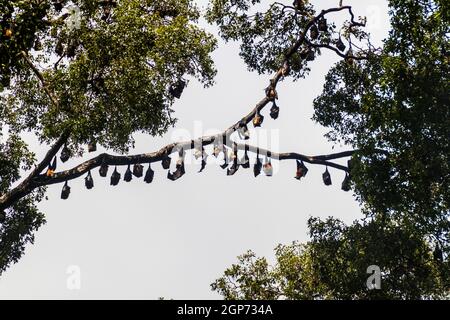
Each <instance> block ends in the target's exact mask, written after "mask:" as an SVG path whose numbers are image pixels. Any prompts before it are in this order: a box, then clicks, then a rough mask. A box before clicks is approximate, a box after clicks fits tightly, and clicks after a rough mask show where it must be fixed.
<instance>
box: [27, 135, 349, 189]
mask: <svg viewBox="0 0 450 320" xmlns="http://www.w3.org/2000/svg"><path fill="white" fill-rule="evenodd" d="M215 137H217V136H208V137H205V138H199V139H196V140H191V141H186V142H181V143H174V144H170V145H168V146H166V147H164V148H162V149H160V150H159V151H156V152H152V153H143V154H137V155H131V156H115V155H110V154H107V153H103V154H100V155H98V156H96V157H94V158H92V159H90V160H87V161H85V162H83V163H81V164H80V165H78V166H76V167H74V168H72V169H69V170H65V171H61V172H57V173H55V174H54V175H53V176H52V177H47V176H45V175H40V176H38V177H36V178H35V179H34V181H33V185H34V186H36V187H37V186H44V185H51V184H56V183H61V182H65V181H69V180H73V179H76V178H79V177H81V176H83V175H84V174H86V173H88V172H89V171H90V170H93V169H95V168H97V167H100V166H101V165H102V164H106V165H109V166H126V165H133V164H145V163H153V162H159V161H161V160H162V159H163V158H165V157H168V156H170V155H171V154H172V153H174V152H178V150H180V149H183V150H184V151H187V150H192V149H195V148H198V147H199V146H205V145H208V144H211V143H212V142H213V141H214V138H215ZM227 147H229V148H230V149H233V148H236V149H237V150H247V151H249V152H253V153H255V154H259V155H260V156H267V157H269V158H271V159H274V160H279V161H283V160H301V161H304V162H307V163H311V164H317V165H324V166H329V167H332V168H335V169H339V170H343V171H346V172H347V171H348V168H347V167H346V166H343V165H339V164H336V163H333V162H330V161H329V160H331V159H340V158H345V157H349V156H351V155H352V154H354V153H355V152H356V151H357V150H352V151H346V152H339V153H335V154H329V155H320V156H308V155H304V154H300V153H295V152H285V153H277V152H272V151H270V150H267V149H263V148H259V147H255V146H251V145H248V144H234V143H233V144H228V145H227Z"/></svg>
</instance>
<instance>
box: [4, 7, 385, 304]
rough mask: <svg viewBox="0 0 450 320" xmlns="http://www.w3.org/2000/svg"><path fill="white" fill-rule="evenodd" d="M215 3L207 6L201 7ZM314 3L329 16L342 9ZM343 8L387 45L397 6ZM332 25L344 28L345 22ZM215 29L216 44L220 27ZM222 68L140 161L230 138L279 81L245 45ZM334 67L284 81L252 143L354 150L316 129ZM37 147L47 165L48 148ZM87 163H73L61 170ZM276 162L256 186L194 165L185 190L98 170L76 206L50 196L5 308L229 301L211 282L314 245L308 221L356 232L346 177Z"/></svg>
mask: <svg viewBox="0 0 450 320" xmlns="http://www.w3.org/2000/svg"><path fill="white" fill-rule="evenodd" d="M207 2H208V1H207V0H197V3H198V4H199V5H200V6H202V7H204V6H205V5H206V4H207ZM262 2H263V3H266V2H267V3H270V1H264V0H263V1H262ZM290 2H291V1H288V2H287V3H290ZM312 2H313V3H314V4H315V5H316V8H317V9H318V10H320V9H326V8H329V7H332V6H337V4H338V2H339V1H338V0H333V1H331V0H316V1H312ZM344 5H353V7H354V12H355V13H356V15H358V16H359V15H360V16H367V18H368V29H369V31H370V32H371V33H372V36H373V43H374V44H376V45H381V41H382V39H383V38H385V37H386V35H387V32H388V29H389V21H388V15H387V11H388V9H387V1H385V0H365V1H357V0H353V1H350V0H344ZM334 17H335V18H336V20H335V21H341V18H342V17H345V18H346V17H347V15H344V14H340V15H334ZM205 26H206V28H207V29H208V30H210V31H211V32H213V33H214V34H217V30H216V28H214V27H211V26H207V25H206V24H205ZM214 60H215V61H216V65H217V68H218V71H219V73H218V75H217V78H216V82H217V83H216V85H215V86H214V87H212V88H209V89H204V88H203V87H202V86H201V85H200V84H199V83H197V82H196V81H191V82H190V84H189V87H188V88H187V89H186V90H185V92H184V94H183V96H182V99H181V100H180V101H178V102H177V103H176V105H175V106H174V109H175V111H176V117H177V118H178V119H179V122H178V124H177V128H175V129H173V130H171V131H170V132H168V133H167V134H166V135H164V136H163V137H161V138H153V137H150V136H144V135H137V136H136V149H135V150H134V151H133V153H143V152H150V151H155V150H157V149H159V148H160V147H162V146H164V145H165V144H167V143H170V142H172V141H173V140H177V139H178V138H179V137H180V136H183V135H184V138H192V137H198V136H200V135H203V134H208V133H211V131H219V130H220V131H221V130H223V129H225V128H227V127H228V126H230V125H231V124H233V123H235V122H236V121H237V120H239V119H240V118H241V117H242V116H243V115H244V114H247V113H248V112H249V111H250V110H251V109H252V108H253V107H254V105H255V104H256V103H257V102H258V101H259V100H260V99H261V98H262V97H263V96H264V91H263V89H264V88H265V87H266V86H267V84H268V79H269V78H270V75H258V74H256V73H254V72H253V73H251V72H249V71H248V70H247V69H246V66H245V65H244V63H243V62H242V61H241V59H240V58H239V55H238V45H237V44H236V43H228V44H225V43H223V42H222V41H221V42H220V45H219V49H218V50H217V51H215V52H214ZM336 61H337V57H336V56H335V55H334V54H332V53H329V52H324V54H323V55H322V56H321V57H319V58H318V59H316V61H314V63H312V64H311V68H312V72H311V74H310V76H309V77H308V78H307V79H305V80H301V81H298V82H296V83H293V82H292V81H289V80H285V81H283V82H281V83H280V84H279V86H278V93H279V103H278V104H279V106H280V107H281V111H280V117H279V119H278V120H276V121H274V120H272V119H271V118H270V117H269V114H268V108H267V109H266V110H264V112H263V115H264V116H265V119H264V120H265V121H264V124H263V129H262V130H258V132H257V133H256V134H253V136H254V137H256V136H257V137H258V139H254V138H253V139H254V140H251V142H252V143H253V144H259V145H260V146H261V147H270V148H271V149H272V150H273V151H281V152H286V151H293V152H294V151H295V152H300V153H303V154H307V155H317V154H326V153H331V152H336V151H340V150H347V148H346V147H345V146H344V147H341V146H335V148H334V150H333V149H332V144H331V143H329V142H327V140H326V139H325V138H324V137H323V134H324V133H325V132H326V130H325V128H323V127H321V126H319V125H317V124H315V123H314V122H313V121H312V120H311V117H312V114H313V107H312V101H313V99H314V98H315V97H317V96H318V95H319V94H320V92H321V89H322V86H323V83H324V76H325V74H326V72H327V70H328V69H329V68H330V67H331V66H332V65H333V63H335V62H336ZM249 127H251V125H250V126H249ZM252 133H253V131H252ZM186 134H187V135H188V136H187V137H186ZM266 137H267V138H266ZM183 140H184V139H183ZM36 148H39V150H40V151H39V153H38V156H42V154H43V152H44V151H45V148H43V147H42V146H40V147H38V146H36ZM207 150H209V149H207ZM103 151H104V150H99V151H98V153H100V152H103ZM94 155H95V154H88V155H87V156H86V159H87V158H89V157H92V156H94ZM79 161H80V159H76V160H71V161H69V162H67V163H66V164H64V166H61V167H60V168H59V169H63V168H69V167H72V166H73V165H76V164H77V163H78V162H79ZM342 163H345V160H344V161H342ZM274 164H275V165H276V169H277V170H276V174H275V175H274V176H273V177H270V178H269V177H265V176H264V175H263V174H262V175H261V176H259V177H257V178H254V177H253V172H252V170H251V169H248V170H243V169H240V170H239V171H238V172H237V173H236V175H235V176H233V177H227V176H226V172H225V170H222V169H221V168H220V167H218V165H214V164H213V163H212V164H210V165H208V166H207V168H206V169H205V171H203V172H202V173H197V171H198V169H199V164H198V163H195V164H190V165H187V167H186V171H187V174H186V175H185V176H183V177H182V178H181V179H180V180H178V181H176V182H172V181H169V180H168V179H167V178H166V172H165V171H164V170H162V168H161V165H160V164H155V165H153V169H155V171H156V173H155V179H154V182H153V183H152V184H150V185H147V184H145V183H144V182H143V181H142V180H141V179H139V180H138V179H136V178H135V179H134V180H133V181H132V182H130V183H125V182H123V181H121V182H120V184H119V186H118V187H111V186H109V178H108V179H106V178H100V177H99V175H98V170H95V171H93V177H94V181H95V188H94V189H93V190H86V188H85V187H84V179H78V180H76V181H72V182H71V183H70V185H71V187H72V194H71V195H70V198H69V200H67V201H63V200H60V199H59V196H60V192H61V187H62V185H56V186H52V187H49V189H48V197H49V201H45V202H43V203H41V204H40V209H41V210H42V211H43V212H45V213H46V217H47V224H46V225H44V226H43V227H42V228H41V229H40V230H39V231H38V232H37V234H36V242H35V244H34V245H28V246H27V248H26V253H25V255H24V257H23V258H22V259H21V260H20V262H19V263H17V264H15V265H13V266H12V267H11V268H10V269H9V270H8V271H7V272H5V273H4V275H3V276H2V278H1V279H0V299H35V298H38V299H50V298H52V299H157V298H158V297H165V298H168V299H170V298H173V299H217V298H220V296H219V295H217V294H216V293H214V292H212V291H211V290H210V284H211V283H212V282H213V281H214V280H215V279H217V278H218V277H220V276H221V274H222V273H223V271H224V270H225V269H226V268H227V267H229V266H230V265H231V264H232V263H235V262H236V256H238V255H240V254H242V253H244V252H245V251H246V250H248V249H252V250H254V251H255V252H256V253H257V255H259V256H266V257H268V258H269V259H270V260H271V261H273V257H274V256H273V248H274V247H275V246H276V245H277V244H278V243H284V244H287V243H290V242H292V241H294V240H300V241H306V240H308V235H307V228H306V222H307V219H308V217H310V216H319V217H322V218H325V217H327V216H335V217H338V218H340V219H342V220H344V221H345V222H347V223H350V222H352V221H353V220H355V219H358V218H360V217H361V212H360V208H359V206H358V204H357V202H356V201H355V200H354V198H353V196H352V194H351V192H349V193H345V192H343V191H341V190H340V184H341V181H342V179H343V177H344V174H343V173H342V172H338V171H336V170H334V169H330V172H331V175H332V180H333V185H332V186H331V187H326V186H324V185H323V182H322V177H321V175H322V172H323V171H324V169H325V168H324V167H322V166H313V165H309V166H308V167H309V169H310V171H309V172H308V175H307V177H306V178H305V180H302V181H300V182H299V181H297V180H295V179H294V178H293V176H294V174H295V162H294V161H291V162H289V161H283V162H282V163H280V166H278V165H277V164H276V163H274ZM278 169H279V170H278ZM120 171H121V172H122V173H124V171H125V168H121V170H120ZM71 266H75V268H79V270H80V279H81V283H80V284H81V287H80V289H79V290H69V289H68V287H67V279H68V277H69V276H70V275H69V274H68V273H67V272H68V271H70V270H71Z"/></svg>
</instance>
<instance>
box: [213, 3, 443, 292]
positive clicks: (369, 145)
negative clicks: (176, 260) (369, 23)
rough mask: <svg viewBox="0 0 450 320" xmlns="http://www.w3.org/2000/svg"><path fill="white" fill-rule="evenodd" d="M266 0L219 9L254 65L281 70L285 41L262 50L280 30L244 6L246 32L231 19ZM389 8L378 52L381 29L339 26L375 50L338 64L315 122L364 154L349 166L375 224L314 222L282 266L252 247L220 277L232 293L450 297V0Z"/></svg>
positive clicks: (283, 255)
mask: <svg viewBox="0 0 450 320" xmlns="http://www.w3.org/2000/svg"><path fill="white" fill-rule="evenodd" d="M258 2H259V1H245V0H241V1H239V0H237V1H232V2H228V1H220V0H217V1H213V3H214V4H215V6H214V9H213V10H212V12H213V13H214V15H215V21H216V22H217V23H218V24H219V27H220V28H221V31H222V34H223V36H224V37H225V39H235V40H240V41H241V42H242V46H241V54H242V55H243V57H244V60H245V61H246V62H247V64H248V65H249V67H250V68H252V69H255V70H257V71H259V72H267V71H272V69H271V67H270V65H271V63H270V62H269V60H270V59H267V55H269V56H270V55H271V54H277V52H282V51H283V44H282V43H278V42H277V41H276V40H275V41H269V42H267V45H268V46H269V48H267V47H266V48H265V49H268V50H267V51H265V52H266V53H265V55H264V54H260V53H259V51H258V46H260V45H262V43H264V41H265V39H262V38H260V37H259V36H260V35H263V34H269V35H271V34H272V33H271V32H272V31H273V29H274V28H273V27H269V26H268V27H267V28H270V29H271V30H266V32H264V31H261V30H259V29H258V28H256V27H255V23H256V22H250V21H251V20H252V19H255V20H254V21H257V19H256V18H253V16H252V17H250V16H247V15H246V14H245V13H242V14H241V15H240V16H238V17H236V18H235V19H237V20H239V21H243V22H241V23H242V25H241V26H240V27H239V28H232V27H231V26H232V22H231V20H228V16H232V17H233V16H234V15H236V13H235V12H239V10H242V11H246V10H249V8H250V7H251V6H252V5H254V4H255V3H258ZM296 3H302V4H303V6H302V9H301V10H303V12H305V11H308V10H310V11H311V12H312V10H313V9H312V8H311V7H310V6H309V5H308V4H306V3H307V1H294V5H295V4H296ZM231 4H232V5H231ZM274 7H276V6H275V5H274V6H272V7H271V9H269V11H268V13H267V14H269V15H270V12H271V10H273V8H274ZM389 7H390V12H389V13H390V16H391V26H392V28H391V31H390V33H389V35H388V37H387V39H386V40H385V41H384V45H383V48H382V49H381V50H372V48H371V44H370V37H368V35H367V34H365V33H363V32H362V31H360V30H354V29H353V28H352V27H350V28H347V29H346V30H344V31H343V30H340V31H339V36H341V35H342V34H347V41H348V44H349V50H355V48H360V43H357V40H358V41H361V40H365V39H368V40H369V43H368V44H367V49H369V50H362V51H361V50H360V53H361V52H363V53H364V58H363V59H345V60H344V61H340V62H338V63H337V64H336V65H335V66H334V67H333V68H331V70H330V71H329V73H328V74H327V76H326V79H325V85H324V88H323V92H322V94H321V95H320V96H319V97H317V98H316V99H315V101H314V110H315V112H314V116H313V119H314V120H315V121H316V122H318V123H319V124H321V125H323V126H325V127H326V128H329V132H328V134H327V135H326V136H327V137H328V138H329V139H330V141H332V142H334V143H342V144H347V145H351V146H352V147H354V148H355V149H356V150H358V151H357V152H356V153H355V154H354V155H353V156H352V159H351V160H350V161H349V164H348V167H349V169H350V177H351V184H352V188H353V190H354V191H355V194H356V197H357V199H358V200H359V201H360V203H361V205H362V206H363V209H364V213H365V215H366V219H365V221H364V222H355V223H354V224H353V225H350V226H344V225H343V224H342V223H341V222H339V221H337V220H333V219H330V220H327V221H325V222H322V221H319V220H311V221H310V224H309V228H310V232H311V237H312V240H311V241H310V242H308V243H307V244H304V245H301V244H297V243H295V244H293V245H291V246H282V245H281V246H279V247H278V248H277V250H276V257H277V264H276V265H275V266H274V267H269V266H268V263H267V261H266V259H265V258H256V257H255V255H254V254H253V253H252V252H248V253H246V254H244V255H243V256H241V257H239V263H238V264H236V265H233V266H232V267H231V268H229V269H227V270H226V271H225V273H224V276H223V277H221V278H220V279H218V280H217V281H216V282H215V283H214V284H213V285H212V288H213V289H214V290H216V291H218V292H219V293H221V294H222V295H223V296H224V297H225V298H240V299H245V298H246V299H275V298H288V299H302V298H307V299H311V298H335V299H352V298H361V299H366V298H389V299H390V298H415V299H417V298H430V297H446V296H447V297H448V292H449V278H448V263H449V259H448V252H449V246H450V211H449V203H450V195H449V185H450V170H449V164H450V162H449V160H448V155H449V154H450V145H449V137H450V109H449V95H448V92H449V77H448V75H449V68H448V66H449V61H450V55H449V42H448V40H449V39H448V34H449V29H448V28H449V27H448V26H449V12H450V11H449V3H448V1H439V0H437V1H431V0H426V1H412V0H411V1H397V0H391V1H389ZM281 11H282V10H281ZM305 14H306V15H307V14H308V13H305ZM283 19H288V20H289V19H294V18H292V17H289V16H288V15H284V16H283V18H280V19H278V22H279V24H278V26H279V27H281V25H283V24H284V23H285V22H283ZM256 24H257V23H256ZM352 29H353V30H352ZM330 37H331V38H332V36H329V35H327V36H326V39H325V40H322V38H319V40H318V41H319V45H318V46H316V48H318V47H320V45H327V44H328V43H329V42H331V43H332V42H333V40H331V41H330V40H328V39H330ZM310 38H311V37H310ZM255 39H256V40H255ZM285 40H286V39H285ZM309 40H310V41H309V42H308V41H306V45H311V44H312V40H313V39H309ZM255 41H260V42H258V43H255ZM286 41H287V40H286ZM277 50H278V51H277ZM252 53H254V54H253V55H252ZM248 57H252V59H253V60H252V59H250V58H248ZM255 60H256V61H255ZM261 66H263V67H261ZM306 68H307V66H305V65H303V66H302V67H301V69H300V70H301V71H300V73H298V72H294V77H298V76H300V75H303V74H304V73H302V72H307V69H306ZM377 150H382V152H377ZM433 250H434V251H433ZM433 252H435V255H437V256H440V257H441V258H439V259H438V260H437V261H438V262H436V259H434V260H433V258H432V256H433V254H432V253H433ZM442 252H443V253H442ZM373 264H378V265H379V266H380V267H381V269H382V270H383V272H384V274H383V284H384V288H383V289H382V290H381V291H376V290H375V291H368V290H367V288H365V279H367V276H368V275H367V274H366V273H365V272H366V268H367V267H368V266H369V265H373Z"/></svg>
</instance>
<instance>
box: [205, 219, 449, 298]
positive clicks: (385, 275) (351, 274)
mask: <svg viewBox="0 0 450 320" xmlns="http://www.w3.org/2000/svg"><path fill="white" fill-rule="evenodd" d="M308 227H309V230H310V236H311V240H310V241H309V242H307V243H305V244H301V243H298V242H294V243H292V244H290V245H279V246H277V247H276V249H275V264H274V265H270V264H269V262H268V261H267V259H266V258H264V257H257V256H256V254H255V253H254V252H252V251H248V252H246V253H245V254H243V255H241V256H239V257H238V263H237V264H233V265H232V266H231V267H230V268H228V269H227V270H226V271H225V272H224V274H223V276H222V277H221V278H219V279H218V280H216V281H215V282H214V283H213V284H212V285H211V287H212V289H213V290H215V291H217V292H218V293H219V294H221V295H222V296H223V297H224V298H225V299H256V300H259V299H288V300H291V299H292V300H297V299H345V300H348V299H430V298H448V297H449V294H450V271H449V270H450V264H449V263H450V262H449V260H448V259H447V260H446V261H444V260H443V259H442V256H441V255H440V253H439V250H441V249H439V250H438V251H436V248H435V247H433V246H431V245H430V242H429V241H428V240H427V239H425V238H422V237H421V236H420V235H419V234H418V233H417V232H416V229H415V227H414V226H411V225H410V226H399V225H398V224H397V223H396V222H395V221H388V222H387V221H380V220H368V221H363V222H354V223H353V224H352V225H350V226H347V225H345V224H344V223H343V222H341V221H339V220H337V219H334V218H328V219H326V220H325V221H322V220H320V219H317V218H310V219H309V221H308ZM446 250H447V252H446V253H444V254H445V255H448V254H449V252H448V248H447V249H446ZM371 265H377V266H380V268H381V271H382V275H381V289H380V290H369V289H368V287H367V285H366V282H367V279H368V277H369V275H370V274H368V273H367V268H368V267H369V266H371Z"/></svg>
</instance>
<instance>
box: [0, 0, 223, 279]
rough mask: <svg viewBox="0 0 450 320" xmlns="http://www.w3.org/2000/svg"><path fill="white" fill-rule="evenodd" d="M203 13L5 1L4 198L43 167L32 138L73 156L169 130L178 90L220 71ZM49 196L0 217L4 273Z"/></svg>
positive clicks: (178, 7)
mask: <svg viewBox="0 0 450 320" xmlns="http://www.w3.org/2000/svg"><path fill="white" fill-rule="evenodd" d="M199 15H200V13H199V10H198V8H197V7H196V6H195V5H194V4H193V2H192V1H190V0H181V1H180V0H169V1H167V0H165V1H163V0H152V1H149V0H120V1H113V0H106V1H99V0H73V1H68V0H51V1H50V0H30V1H22V0H1V1H0V24H1V28H0V29H1V36H0V40H1V41H0V83H1V85H0V93H1V95H0V134H3V136H2V137H1V140H0V196H1V195H4V194H6V193H7V192H8V191H9V190H10V188H12V186H13V185H14V184H15V183H17V182H18V181H19V179H20V178H21V173H23V172H26V171H28V170H30V169H32V168H33V166H34V165H36V159H35V156H34V153H33V152H32V151H31V150H29V148H28V146H27V144H26V142H25V141H24V140H23V133H25V132H31V133H33V134H34V135H35V136H37V137H38V138H39V140H40V141H41V142H45V143H53V142H54V141H56V140H58V139H60V137H62V136H67V137H68V139H64V140H65V141H64V143H65V146H66V147H67V148H68V150H69V151H70V153H71V154H72V155H76V154H78V155H81V154H82V153H83V148H82V146H83V145H84V144H87V143H96V144H99V145H102V146H104V147H105V148H108V149H112V150H115V151H118V152H122V153H123V152H127V151H128V149H129V148H130V147H131V146H133V137H132V134H133V133H135V132H145V133H149V134H151V135H159V134H162V133H164V132H166V131H167V129H168V127H169V126H170V125H173V124H174V123H175V119H174V118H173V117H171V114H172V112H173V111H172V110H171V105H172V104H173V102H174V97H175V96H177V95H179V93H180V92H178V93H177V94H174V93H173V89H174V88H177V87H178V91H182V89H183V87H184V84H185V83H186V82H187V81H188V79H189V77H191V78H192V77H195V78H197V79H199V80H200V81H201V82H202V83H203V84H204V85H205V86H209V85H211V84H212V83H213V78H214V75H215V73H216V71H215V69H214V65H213V62H212V60H211V57H210V53H211V52H212V51H213V50H214V49H215V47H216V40H215V39H214V38H213V37H212V36H211V35H210V34H208V33H206V32H205V31H204V30H202V29H201V28H200V27H199V26H198V25H197V20H198V18H199ZM43 192H44V189H43V188H38V189H36V190H34V191H32V192H30V193H29V195H28V196H27V197H25V198H24V199H22V200H21V201H19V202H17V204H16V205H14V206H11V207H9V208H7V209H6V211H5V212H0V218H1V220H0V242H1V247H0V272H1V271H3V270H4V269H5V268H6V267H7V266H8V265H9V264H10V262H13V261H17V259H18V257H20V255H21V253H22V251H23V248H24V244H25V243H26V242H28V241H32V239H33V236H32V232H33V231H34V230H35V229H37V228H38V227H39V226H40V225H41V224H42V223H43V222H44V219H43V216H42V213H39V212H38V211H37V209H36V203H37V202H39V201H40V200H41V199H42V195H43Z"/></svg>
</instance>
